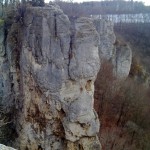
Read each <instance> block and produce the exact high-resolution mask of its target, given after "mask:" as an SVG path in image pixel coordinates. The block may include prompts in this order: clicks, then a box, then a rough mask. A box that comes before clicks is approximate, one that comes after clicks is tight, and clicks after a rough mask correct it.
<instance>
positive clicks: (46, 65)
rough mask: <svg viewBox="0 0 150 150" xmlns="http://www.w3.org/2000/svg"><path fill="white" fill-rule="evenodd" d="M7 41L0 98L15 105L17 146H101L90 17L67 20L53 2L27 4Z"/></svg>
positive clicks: (34, 149) (26, 149)
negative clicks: (38, 5)
mask: <svg viewBox="0 0 150 150" xmlns="http://www.w3.org/2000/svg"><path fill="white" fill-rule="evenodd" d="M5 42H6V43H5V48H4V49H3V55H1V57H2V58H3V59H5V61H3V62H1V66H0V68H1V76H2V77H3V78H2V79H1V80H2V82H1V84H2V86H3V89H4V92H3V99H4V100H5V102H6V103H8V104H9V105H10V106H14V107H15V112H14V113H15V114H14V115H13V116H14V124H15V125H16V133H17V138H16V144H15V146H16V148H17V149H21V150H38V149H43V150H44V149H45V150H67V149H68V150H75V149H84V150H100V149H101V148H100V143H99V140H98V138H97V135H96V134H97V133H98V132H99V120H98V117H97V114H96V112H95V111H94V109H93V101H94V98H93V94H94V81H95V79H96V75H97V73H98V71H99V68H100V59H99V56H98V42H99V38H98V33H97V31H96V29H95V27H94V25H93V23H92V21H91V20H90V19H88V18H78V19H76V20H73V21H69V19H68V17H67V16H66V15H64V14H63V12H62V11H61V10H60V9H59V8H58V7H54V6H52V5H51V6H48V7H32V8H27V10H26V13H25V14H24V20H22V22H21V24H20V23H19V22H16V23H13V25H12V26H11V29H10V31H9V33H8V35H7V39H6V41H5ZM2 58H1V60H2ZM6 67H7V69H6ZM4 68H5V69H6V70H4ZM5 89H6V90H5ZM6 91H8V93H6ZM9 92H10V95H9ZM6 96H8V97H9V98H8V99H5V97H6ZM7 108H8V107H7Z"/></svg>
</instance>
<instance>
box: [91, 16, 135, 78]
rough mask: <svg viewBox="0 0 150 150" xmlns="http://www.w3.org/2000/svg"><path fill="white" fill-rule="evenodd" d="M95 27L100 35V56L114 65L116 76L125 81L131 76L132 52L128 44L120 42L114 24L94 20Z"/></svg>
mask: <svg viewBox="0 0 150 150" xmlns="http://www.w3.org/2000/svg"><path fill="white" fill-rule="evenodd" d="M93 22H94V25H95V27H96V30H97V32H98V33H99V38H100V42H99V56H100V58H101V60H103V59H104V60H108V61H110V62H111V63H112V64H113V71H114V75H115V76H116V77H117V78H118V79H124V78H126V77H127V76H128V75H129V71H130V67H131V62H132V51H131V48H130V47H129V46H128V45H127V44H126V43H121V42H118V39H116V36H115V33H114V24H113V23H112V22H110V21H108V20H105V19H94V20H93Z"/></svg>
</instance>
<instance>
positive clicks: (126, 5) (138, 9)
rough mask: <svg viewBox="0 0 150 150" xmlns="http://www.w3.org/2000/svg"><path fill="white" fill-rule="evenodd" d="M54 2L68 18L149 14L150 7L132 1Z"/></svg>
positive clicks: (57, 0)
mask: <svg viewBox="0 0 150 150" xmlns="http://www.w3.org/2000/svg"><path fill="white" fill-rule="evenodd" d="M55 2H56V3H57V4H58V5H59V6H60V8H61V9H63V11H64V13H66V14H67V15H70V16H89V15H99V14H138V13H150V6H145V5H144V3H143V2H137V1H133V0H131V1H124V0H113V1H112V0H111V1H110V0H108V1H100V2H96V1H95V2H94V1H91V2H83V3H73V2H64V1H59V0H56V1H55Z"/></svg>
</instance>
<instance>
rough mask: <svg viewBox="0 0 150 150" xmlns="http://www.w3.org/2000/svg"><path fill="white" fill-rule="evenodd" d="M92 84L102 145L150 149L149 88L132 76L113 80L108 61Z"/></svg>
mask: <svg viewBox="0 0 150 150" xmlns="http://www.w3.org/2000/svg"><path fill="white" fill-rule="evenodd" d="M135 69H136V68H135ZM137 72H138V71H137ZM95 88H96V91H95V109H96V111H97V112H98V115H99V119H100V121H101V130H100V133H99V137H100V141H101V143H102V146H103V149H104V150H126V149H128V150H149V149H150V142H149V141H150V126H149V125H150V116H149V113H150V109H149V108H150V94H149V93H150V88H147V87H145V85H144V84H142V83H141V82H138V81H137V80H135V79H134V78H133V76H131V77H129V78H127V79H126V80H124V81H118V80H116V79H115V77H114V76H113V73H112V65H111V64H109V63H108V62H107V61H104V62H103V64H102V67H101V70H100V72H99V74H98V78H97V80H96V82H95Z"/></svg>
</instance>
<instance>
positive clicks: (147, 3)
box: [45, 0, 150, 5]
mask: <svg viewBox="0 0 150 150" xmlns="http://www.w3.org/2000/svg"><path fill="white" fill-rule="evenodd" d="M49 1H53V0H45V2H46V3H47V2H49ZM64 1H70V0H64ZM83 1H101V0H73V2H83ZM134 1H142V2H144V3H145V5H150V0H134Z"/></svg>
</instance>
